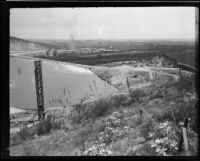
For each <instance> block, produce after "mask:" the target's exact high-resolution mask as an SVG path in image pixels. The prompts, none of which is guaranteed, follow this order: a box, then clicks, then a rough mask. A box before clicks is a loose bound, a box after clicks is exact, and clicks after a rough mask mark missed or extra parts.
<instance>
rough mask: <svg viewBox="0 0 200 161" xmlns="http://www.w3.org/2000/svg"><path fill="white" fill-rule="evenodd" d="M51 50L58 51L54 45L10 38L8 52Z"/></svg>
mask: <svg viewBox="0 0 200 161" xmlns="http://www.w3.org/2000/svg"><path fill="white" fill-rule="evenodd" d="M52 48H53V49H59V47H58V46H56V45H52V44H45V43H40V42H35V41H29V40H24V39H20V38H16V37H13V36H10V51H41V50H47V49H52Z"/></svg>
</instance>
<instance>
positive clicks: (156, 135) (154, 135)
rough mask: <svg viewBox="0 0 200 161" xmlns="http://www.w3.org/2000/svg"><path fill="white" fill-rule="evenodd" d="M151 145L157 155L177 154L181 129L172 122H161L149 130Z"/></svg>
mask: <svg viewBox="0 0 200 161" xmlns="http://www.w3.org/2000/svg"><path fill="white" fill-rule="evenodd" d="M149 138H151V139H152V141H151V142H150V145H151V147H152V148H154V149H155V152H156V153H157V155H163V156H166V155H175V154H176V153H177V150H178V138H179V129H178V128H177V127H176V126H174V124H173V123H172V122H168V121H166V122H163V123H159V124H157V125H156V126H155V127H154V130H153V131H152V132H149Z"/></svg>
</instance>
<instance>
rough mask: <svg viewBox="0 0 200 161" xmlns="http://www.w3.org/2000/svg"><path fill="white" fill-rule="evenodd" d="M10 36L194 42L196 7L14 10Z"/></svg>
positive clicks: (11, 17)
mask: <svg viewBox="0 0 200 161" xmlns="http://www.w3.org/2000/svg"><path fill="white" fill-rule="evenodd" d="M10 35H11V36H13V37H17V38H22V39H28V40H31V39H32V40H33V39H35V40H36V39H37V40H39V39H40V40H41V39H43V40H195V7H127V8H125V7H102V8H37V9H35V8H34V9H33V8H25V9H24V8H20V9H19V8H17V9H16V8H13V9H11V10H10Z"/></svg>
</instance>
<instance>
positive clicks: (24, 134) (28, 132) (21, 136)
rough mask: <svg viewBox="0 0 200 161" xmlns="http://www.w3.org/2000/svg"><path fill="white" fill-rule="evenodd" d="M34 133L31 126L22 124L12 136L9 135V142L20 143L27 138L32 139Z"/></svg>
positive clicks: (12, 143) (12, 144)
mask: <svg viewBox="0 0 200 161" xmlns="http://www.w3.org/2000/svg"><path fill="white" fill-rule="evenodd" d="M34 135H35V132H34V130H33V129H32V128H29V127H27V126H23V127H22V128H21V129H20V131H19V132H17V133H16V134H15V135H14V136H13V137H11V139H10V144H11V146H14V145H18V144H21V143H22V142H23V141H25V140H27V139H32V138H33V136H34Z"/></svg>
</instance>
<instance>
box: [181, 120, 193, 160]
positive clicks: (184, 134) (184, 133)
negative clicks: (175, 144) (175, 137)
mask: <svg viewBox="0 0 200 161" xmlns="http://www.w3.org/2000/svg"><path fill="white" fill-rule="evenodd" d="M189 120H190V119H189V118H185V119H184V124H183V126H182V127H181V133H182V134H181V139H180V142H179V151H182V144H183V143H184V151H185V155H186V156H189V148H188V138H187V127H188V124H189Z"/></svg>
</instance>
